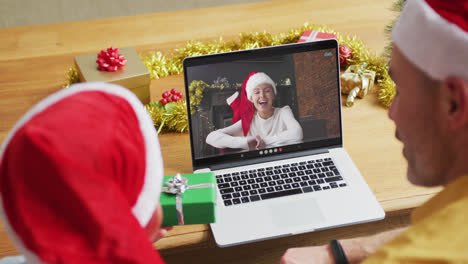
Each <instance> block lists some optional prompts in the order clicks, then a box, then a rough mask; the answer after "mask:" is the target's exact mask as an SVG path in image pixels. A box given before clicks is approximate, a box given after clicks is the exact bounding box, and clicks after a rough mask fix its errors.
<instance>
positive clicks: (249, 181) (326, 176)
mask: <svg viewBox="0 0 468 264" xmlns="http://www.w3.org/2000/svg"><path fill="white" fill-rule="evenodd" d="M216 181H217V184H218V190H219V192H220V194H221V197H222V199H223V202H224V205H225V206H231V205H238V204H243V203H249V202H256V201H261V200H267V199H272V198H278V197H283V196H288V195H295V194H300V193H308V192H318V191H326V190H331V189H336V188H342V187H346V186H347V185H346V182H345V181H344V179H343V177H342V176H341V174H340V173H339V171H338V169H337V168H336V166H335V165H334V163H333V161H332V159H331V158H325V159H316V160H309V161H302V162H298V163H291V164H284V165H278V166H271V167H265V168H258V169H252V170H246V171H238V172H232V173H225V174H219V175H216Z"/></svg>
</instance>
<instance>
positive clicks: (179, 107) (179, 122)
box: [145, 101, 188, 133]
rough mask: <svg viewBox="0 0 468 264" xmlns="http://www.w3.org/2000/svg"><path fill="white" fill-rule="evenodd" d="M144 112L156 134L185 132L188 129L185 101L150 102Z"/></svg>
mask: <svg viewBox="0 0 468 264" xmlns="http://www.w3.org/2000/svg"><path fill="white" fill-rule="evenodd" d="M145 108H146V111H148V113H149V114H150V116H151V119H152V120H153V123H154V126H155V127H156V128H157V130H158V133H161V132H163V131H164V132H179V133H182V132H186V131H187V128H188V116H187V106H186V103H185V101H179V102H169V103H166V104H164V105H163V104H162V103H161V102H159V101H158V102H151V103H149V104H146V105H145Z"/></svg>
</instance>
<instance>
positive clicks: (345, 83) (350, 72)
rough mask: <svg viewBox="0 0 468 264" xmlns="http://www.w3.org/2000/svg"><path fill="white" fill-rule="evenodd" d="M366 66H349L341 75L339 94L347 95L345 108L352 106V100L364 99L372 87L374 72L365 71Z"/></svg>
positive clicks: (364, 64)
mask: <svg viewBox="0 0 468 264" xmlns="http://www.w3.org/2000/svg"><path fill="white" fill-rule="evenodd" d="M366 67H367V64H366V63H363V64H361V65H351V66H349V67H348V69H346V71H345V72H344V73H343V74H341V92H342V93H343V94H348V99H347V101H346V106H348V107H351V106H353V105H354V98H355V97H356V96H358V97H359V98H364V96H366V95H367V93H368V92H369V91H370V90H371V89H372V87H373V86H374V80H375V71H370V70H366Z"/></svg>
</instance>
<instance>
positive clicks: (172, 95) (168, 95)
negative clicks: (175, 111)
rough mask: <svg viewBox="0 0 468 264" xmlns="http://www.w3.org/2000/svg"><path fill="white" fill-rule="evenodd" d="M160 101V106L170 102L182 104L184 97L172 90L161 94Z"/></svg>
mask: <svg viewBox="0 0 468 264" xmlns="http://www.w3.org/2000/svg"><path fill="white" fill-rule="evenodd" d="M162 97H163V98H162V99H161V100H159V102H160V103H161V104H162V105H165V104H167V103H170V102H182V98H183V97H184V95H183V94H182V93H180V92H177V91H176V89H174V88H172V89H171V90H170V91H165V92H164V93H163V94H162Z"/></svg>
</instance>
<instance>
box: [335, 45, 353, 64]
mask: <svg viewBox="0 0 468 264" xmlns="http://www.w3.org/2000/svg"><path fill="white" fill-rule="evenodd" d="M338 51H339V53H340V66H345V65H346V64H348V60H349V59H351V58H352V57H353V54H352V50H351V48H350V47H349V46H348V45H346V44H341V45H340V46H339V49H338Z"/></svg>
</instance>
